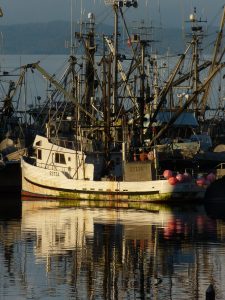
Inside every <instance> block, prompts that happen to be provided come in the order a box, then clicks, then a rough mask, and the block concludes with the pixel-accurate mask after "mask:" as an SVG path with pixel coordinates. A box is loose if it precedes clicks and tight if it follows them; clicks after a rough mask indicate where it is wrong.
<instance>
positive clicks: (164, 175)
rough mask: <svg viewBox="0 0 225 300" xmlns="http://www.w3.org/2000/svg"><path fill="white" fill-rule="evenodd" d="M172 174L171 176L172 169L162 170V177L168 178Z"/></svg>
mask: <svg viewBox="0 0 225 300" xmlns="http://www.w3.org/2000/svg"><path fill="white" fill-rule="evenodd" d="M172 176H173V173H172V171H170V170H165V171H164V172H163V177H164V178H166V179H169V178H170V177H172Z"/></svg>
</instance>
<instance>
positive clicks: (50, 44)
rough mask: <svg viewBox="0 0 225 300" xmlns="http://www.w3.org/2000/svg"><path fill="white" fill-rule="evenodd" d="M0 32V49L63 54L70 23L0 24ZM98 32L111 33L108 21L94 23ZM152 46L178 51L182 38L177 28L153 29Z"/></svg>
mask: <svg viewBox="0 0 225 300" xmlns="http://www.w3.org/2000/svg"><path fill="white" fill-rule="evenodd" d="M78 30H79V28H78V27H77V30H76V31H78ZM0 31H1V32H2V40H1V43H0V45H1V53H4V54H67V53H68V52H69V50H68V49H67V48H66V47H65V45H66V41H70V31H71V29H70V23H69V22H65V21H54V22H49V23H29V24H18V25H8V26H7V25H4V26H0ZM97 32H98V33H103V32H104V33H106V34H112V32H113V28H112V27H111V26H109V25H105V24H98V26H97ZM153 40H157V43H153V45H154V46H153V47H154V48H156V49H157V52H158V53H160V54H164V53H166V52H167V51H168V49H169V51H170V52H171V53H181V52H183V50H184V46H185V41H184V35H183V33H182V30H181V29H178V28H166V29H163V30H159V29H157V30H156V31H155V32H154V37H153Z"/></svg>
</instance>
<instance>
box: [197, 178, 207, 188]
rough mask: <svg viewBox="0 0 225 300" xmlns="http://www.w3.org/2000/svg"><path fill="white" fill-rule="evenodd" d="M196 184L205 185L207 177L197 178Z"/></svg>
mask: <svg viewBox="0 0 225 300" xmlns="http://www.w3.org/2000/svg"><path fill="white" fill-rule="evenodd" d="M196 184H197V185H198V186H203V185H205V184H206V182H205V178H203V177H202V178H198V179H197V180H196Z"/></svg>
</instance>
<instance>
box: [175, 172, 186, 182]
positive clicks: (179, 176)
mask: <svg viewBox="0 0 225 300" xmlns="http://www.w3.org/2000/svg"><path fill="white" fill-rule="evenodd" d="M176 179H177V181H178V182H183V181H184V175H183V174H177V176H176Z"/></svg>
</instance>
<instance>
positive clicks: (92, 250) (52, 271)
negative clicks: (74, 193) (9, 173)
mask: <svg viewBox="0 0 225 300" xmlns="http://www.w3.org/2000/svg"><path fill="white" fill-rule="evenodd" d="M1 211H2V210H1ZM2 212H3V211H2ZM8 212H9V210H8ZM224 238H225V221H224V220H222V219H221V218H220V219H218V218H217V217H216V215H215V212H214V215H212V214H211V215H209V212H207V211H206V209H205V208H204V206H191V207H190V206H186V207H182V208H181V207H169V206H159V205H149V206H148V207H145V209H129V208H128V207H123V208H119V207H118V208H110V207H107V208H104V207H101V208H98V207H94V206H93V207H87V206H84V207H82V206H80V207H60V205H59V203H57V202H30V201H27V202H24V203H23V204H22V209H21V211H20V210H18V209H16V210H11V213H10V214H7V213H6V212H4V213H1V214H0V265H1V268H0V299H173V300H175V299H177V300H178V299H179V300H187V299H205V291H206V289H207V287H208V286H209V284H210V283H213V285H214V287H215V290H216V299H225V287H224V284H223V283H224V282H223V281H224V276H225V263H224V262H225V243H224Z"/></svg>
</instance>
